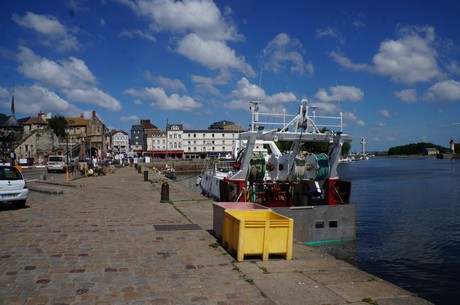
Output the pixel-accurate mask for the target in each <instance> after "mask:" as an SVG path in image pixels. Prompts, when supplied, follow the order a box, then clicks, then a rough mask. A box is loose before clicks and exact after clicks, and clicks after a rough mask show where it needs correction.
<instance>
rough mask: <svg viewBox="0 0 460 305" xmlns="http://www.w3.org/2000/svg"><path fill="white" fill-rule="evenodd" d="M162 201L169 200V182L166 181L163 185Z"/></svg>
mask: <svg viewBox="0 0 460 305" xmlns="http://www.w3.org/2000/svg"><path fill="white" fill-rule="evenodd" d="M160 202H163V203H165V202H169V184H168V182H164V183H163V184H162V185H161V200H160Z"/></svg>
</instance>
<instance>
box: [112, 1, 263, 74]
mask: <svg viewBox="0 0 460 305" xmlns="http://www.w3.org/2000/svg"><path fill="white" fill-rule="evenodd" d="M119 2H121V3H123V4H126V5H128V6H129V7H130V8H131V9H132V10H133V11H134V12H135V13H136V14H137V15H139V16H143V17H146V18H148V20H149V22H150V24H149V28H150V29H151V30H153V31H157V32H170V33H172V34H173V35H176V37H175V38H174V39H172V41H174V42H175V43H176V44H177V47H175V50H176V51H177V52H178V53H179V54H182V55H184V56H185V57H187V58H189V59H190V60H193V61H196V62H198V63H200V64H202V65H203V66H205V67H207V68H209V69H212V70H216V69H227V68H232V69H237V70H239V71H242V72H243V73H245V74H246V75H248V76H251V77H252V76H255V72H254V70H253V69H252V68H251V66H250V65H248V64H247V63H246V62H245V59H244V57H243V56H238V55H236V52H235V50H233V49H232V48H230V47H229V46H228V45H227V41H241V40H242V39H243V36H242V35H240V34H238V31H237V29H236V27H235V26H234V24H233V22H232V20H231V18H230V17H229V15H230V13H231V10H230V9H229V8H227V9H226V10H225V14H224V15H222V14H221V12H220V10H219V8H218V7H217V5H216V4H215V3H214V2H213V1H211V0H187V1H174V0H153V1H144V0H137V1H135V2H131V1H128V0H119Z"/></svg>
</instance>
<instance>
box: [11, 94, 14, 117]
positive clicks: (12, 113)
mask: <svg viewBox="0 0 460 305" xmlns="http://www.w3.org/2000/svg"><path fill="white" fill-rule="evenodd" d="M11 116H14V93H13V96H12V97H11Z"/></svg>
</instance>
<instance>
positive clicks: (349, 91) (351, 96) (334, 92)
mask: <svg viewBox="0 0 460 305" xmlns="http://www.w3.org/2000/svg"><path fill="white" fill-rule="evenodd" d="M329 91H330V93H331V94H329V93H328V92H327V91H326V89H319V90H318V92H316V94H315V97H316V98H317V99H319V100H320V101H322V102H341V101H352V102H357V101H361V100H362V99H363V98H364V92H363V91H362V90H361V89H359V88H357V87H353V86H335V87H330V88H329Z"/></svg>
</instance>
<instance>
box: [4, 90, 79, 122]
mask: <svg viewBox="0 0 460 305" xmlns="http://www.w3.org/2000/svg"><path fill="white" fill-rule="evenodd" d="M0 89H1V87H0ZM5 92H6V95H5V96H3V95H4V93H5ZM0 94H1V95H2V97H9V96H8V95H9V93H8V91H7V90H6V89H5V90H0ZM14 104H15V108H16V112H18V113H22V114H25V115H27V116H36V115H37V114H38V113H39V112H40V111H43V112H45V113H48V112H51V113H52V114H53V115H56V114H61V115H64V116H78V115H80V114H81V113H82V112H83V111H82V110H81V109H79V108H77V107H75V106H74V105H72V104H71V103H69V102H68V101H66V100H65V99H63V98H62V97H60V96H59V95H58V94H57V93H56V92H54V91H50V90H48V89H47V88H45V87H43V86H40V85H32V86H30V87H16V88H15V89H14ZM4 106H5V107H6V108H8V109H9V108H10V106H11V104H10V101H7V102H5V105H4Z"/></svg>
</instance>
